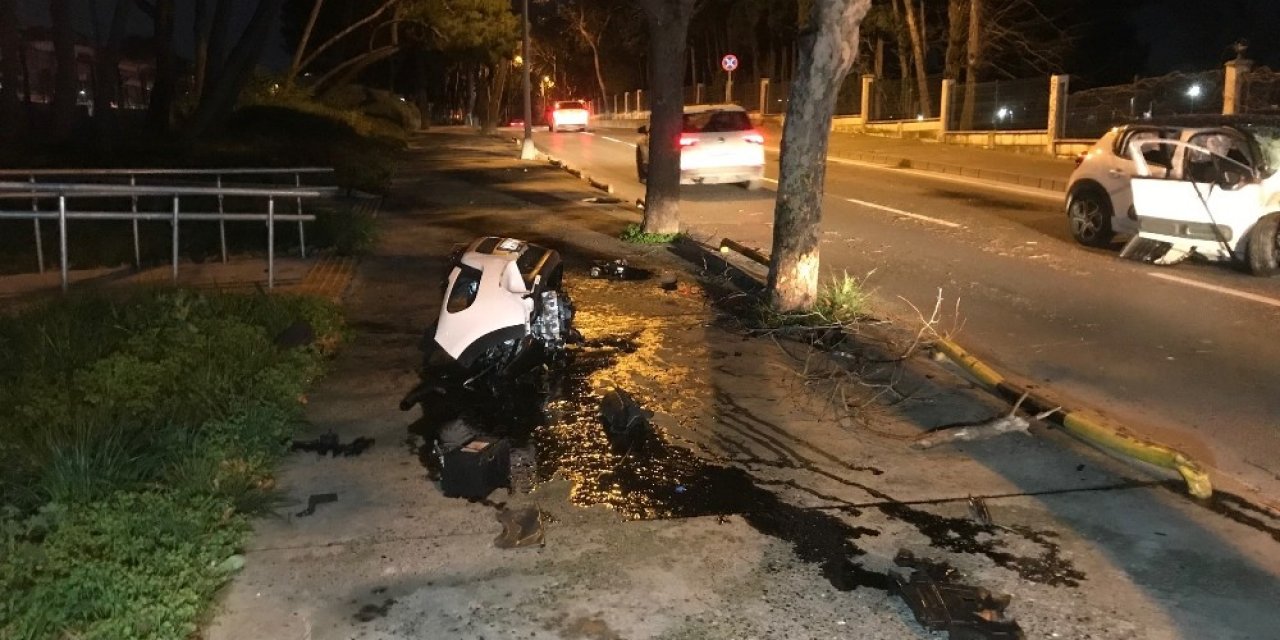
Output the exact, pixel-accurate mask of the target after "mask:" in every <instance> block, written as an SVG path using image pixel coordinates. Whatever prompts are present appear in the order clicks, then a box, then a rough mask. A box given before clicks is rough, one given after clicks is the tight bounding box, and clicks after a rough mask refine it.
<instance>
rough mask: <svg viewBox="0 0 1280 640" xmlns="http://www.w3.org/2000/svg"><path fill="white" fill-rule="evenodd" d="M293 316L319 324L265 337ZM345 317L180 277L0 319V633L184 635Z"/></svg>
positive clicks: (267, 482) (307, 301) (309, 302)
mask: <svg viewBox="0 0 1280 640" xmlns="http://www.w3.org/2000/svg"><path fill="white" fill-rule="evenodd" d="M299 320H305V321H306V322H307V323H309V324H310V325H311V326H312V327H313V329H314V331H315V333H316V335H317V336H322V339H320V340H319V341H317V342H316V343H315V344H314V345H312V346H309V347H305V348H300V349H289V350H285V349H282V348H279V347H277V346H276V345H275V344H274V342H273V336H275V335H277V334H278V333H279V332H280V331H281V330H283V329H284V328H285V327H287V326H289V325H291V324H292V323H294V322H296V321H299ZM340 331H341V321H340V317H339V315H338V312H337V310H336V309H335V308H334V307H332V306H331V305H329V304H328V303H325V302H322V301H319V300H316V299H312V298H303V297H274V296H264V295H202V294H197V293H191V292H187V291H182V290H168V291H159V292H151V293H146V294H135V295H131V296H129V297H127V298H121V299H109V298H103V297H83V298H72V299H66V300H60V301H57V302H54V303H52V304H50V305H49V306H47V307H43V308H39V309H35V310H32V311H30V312H27V313H24V314H22V315H19V316H15V317H4V318H0V496H2V497H0V637H2V638H6V639H9V638H12V639H27V638H69V637H75V638H183V637H190V636H191V635H192V634H193V633H194V632H195V631H196V629H197V626H198V624H199V621H200V618H201V615H202V613H203V612H204V610H205V608H206V606H207V605H208V603H209V601H210V600H211V599H212V597H213V595H214V593H215V591H216V590H217V589H218V588H219V587H220V586H221V585H222V584H223V583H224V582H225V581H226V580H227V579H228V578H229V577H230V576H231V575H232V574H233V573H234V571H235V570H236V569H237V568H238V567H239V566H240V564H241V563H242V562H243V558H241V557H240V556H238V555H237V554H238V553H239V551H240V550H241V548H242V545H243V543H244V541H245V538H246V536H247V534H248V531H249V526H248V517H249V516H250V515H252V514H254V513H259V512H263V511H265V510H266V509H267V508H268V507H269V506H270V505H272V504H273V500H274V499H275V497H274V495H273V493H272V489H273V487H274V481H273V480H272V476H271V473H272V468H273V465H274V463H275V461H276V460H277V459H278V458H279V457H280V456H281V455H283V454H284V453H285V451H286V448H287V444H288V441H289V438H290V434H291V431H292V428H293V425H294V424H296V423H297V422H298V420H300V418H301V408H302V401H303V399H304V398H305V396H304V393H305V390H306V387H307V385H308V384H309V383H310V382H311V381H312V380H313V379H314V378H315V377H316V376H318V375H319V374H320V373H321V370H322V366H323V359H324V355H325V353H326V352H327V351H328V350H330V349H332V348H333V346H334V345H335V344H336V340H337V336H338V335H339V334H340Z"/></svg>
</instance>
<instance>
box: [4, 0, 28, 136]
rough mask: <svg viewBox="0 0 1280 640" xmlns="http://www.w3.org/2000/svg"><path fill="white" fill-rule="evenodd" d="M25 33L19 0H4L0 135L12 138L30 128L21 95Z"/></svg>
mask: <svg viewBox="0 0 1280 640" xmlns="http://www.w3.org/2000/svg"><path fill="white" fill-rule="evenodd" d="M22 75H23V74H22V34H21V33H20V32H19V31H18V2H17V0H0V137H2V138H12V137H14V136H17V135H18V134H19V133H22V132H23V131H25V130H26V128H27V122H26V120H27V118H26V110H25V109H24V108H23V106H22V101H21V100H20V99H19V98H18V86H19V83H20V82H22Z"/></svg>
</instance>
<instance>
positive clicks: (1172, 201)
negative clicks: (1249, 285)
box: [1121, 123, 1280, 276]
mask: <svg viewBox="0 0 1280 640" xmlns="http://www.w3.org/2000/svg"><path fill="white" fill-rule="evenodd" d="M1152 150H1158V151H1161V153H1160V154H1158V155H1161V156H1163V157H1165V158H1168V159H1170V160H1171V162H1170V164H1169V166H1168V167H1162V166H1153V165H1152V164H1151V163H1150V162H1149V158H1151V157H1152V153H1151V151H1152ZM1129 157H1130V159H1131V160H1132V161H1133V164H1134V167H1135V170H1136V175H1135V176H1133V179H1132V189H1133V204H1134V209H1135V212H1136V214H1137V217H1138V235H1136V236H1135V237H1134V238H1133V239H1132V240H1130V241H1129V244H1127V245H1126V246H1125V248H1124V250H1123V251H1122V252H1121V256H1123V257H1126V258H1130V259H1135V260H1141V261H1144V262H1150V263H1153V264H1157V265H1173V264H1177V263H1179V262H1182V261H1183V260H1186V259H1187V258H1190V257H1192V256H1199V257H1201V258H1203V259H1206V260H1209V261H1215V262H1232V263H1235V264H1238V265H1241V266H1244V267H1246V268H1248V270H1249V271H1250V272H1251V273H1253V274H1254V275H1258V276H1271V275H1276V274H1277V273H1280V172H1277V169H1280V125H1274V124H1267V125H1260V124H1244V123H1241V124H1231V125H1227V126H1221V127H1214V128H1211V129H1203V130H1199V131H1196V132H1195V133H1194V134H1193V135H1190V136H1185V137H1182V138H1181V139H1157V138H1148V139H1141V140H1134V141H1132V142H1131V143H1130V145H1129Z"/></svg>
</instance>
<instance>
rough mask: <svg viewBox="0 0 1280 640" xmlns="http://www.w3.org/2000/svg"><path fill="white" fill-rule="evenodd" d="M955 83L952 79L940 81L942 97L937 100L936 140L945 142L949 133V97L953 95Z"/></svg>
mask: <svg viewBox="0 0 1280 640" xmlns="http://www.w3.org/2000/svg"><path fill="white" fill-rule="evenodd" d="M955 89H956V81H955V80H954V79H952V78H943V79H942V96H941V97H940V98H939V100H938V111H939V113H938V140H939V141H940V142H946V141H947V132H948V131H951V95H952V94H953V93H955Z"/></svg>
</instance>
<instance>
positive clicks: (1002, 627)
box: [894, 550, 1026, 640]
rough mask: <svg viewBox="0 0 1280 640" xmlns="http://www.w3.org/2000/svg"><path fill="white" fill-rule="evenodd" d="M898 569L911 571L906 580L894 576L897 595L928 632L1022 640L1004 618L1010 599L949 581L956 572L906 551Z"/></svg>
mask: <svg viewBox="0 0 1280 640" xmlns="http://www.w3.org/2000/svg"><path fill="white" fill-rule="evenodd" d="M894 563H895V564H897V565H898V566H902V567H907V568H910V569H912V572H911V575H910V576H909V577H906V578H903V577H902V576H900V575H895V576H894V583H895V585H896V586H897V590H898V594H899V595H900V596H902V599H903V600H904V601H905V602H906V603H907V606H908V607H910V608H911V613H912V614H914V615H915V618H916V621H917V622H919V623H920V625H921V626H923V627H924V628H926V629H929V630H930V631H946V632H947V635H948V637H949V638H950V639H951V640H1025V639H1026V634H1025V633H1023V631H1022V628H1021V627H1019V626H1018V623H1017V622H1015V621H1014V620H1011V619H1008V618H1005V617H1004V610H1005V608H1006V607H1008V606H1009V601H1010V599H1011V597H1010V596H1008V595H1002V596H995V595H992V594H991V592H990V591H987V590H986V589H983V588H982V587H974V586H970V585H965V584H957V583H955V582H953V581H952V579H953V578H954V576H955V570H954V569H952V568H951V567H949V566H947V565H945V564H943V563H939V562H934V561H931V560H927V559H918V558H916V557H915V556H914V555H912V554H911V553H910V552H909V551H905V550H903V551H899V552H898V556H897V557H896V558H894Z"/></svg>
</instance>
